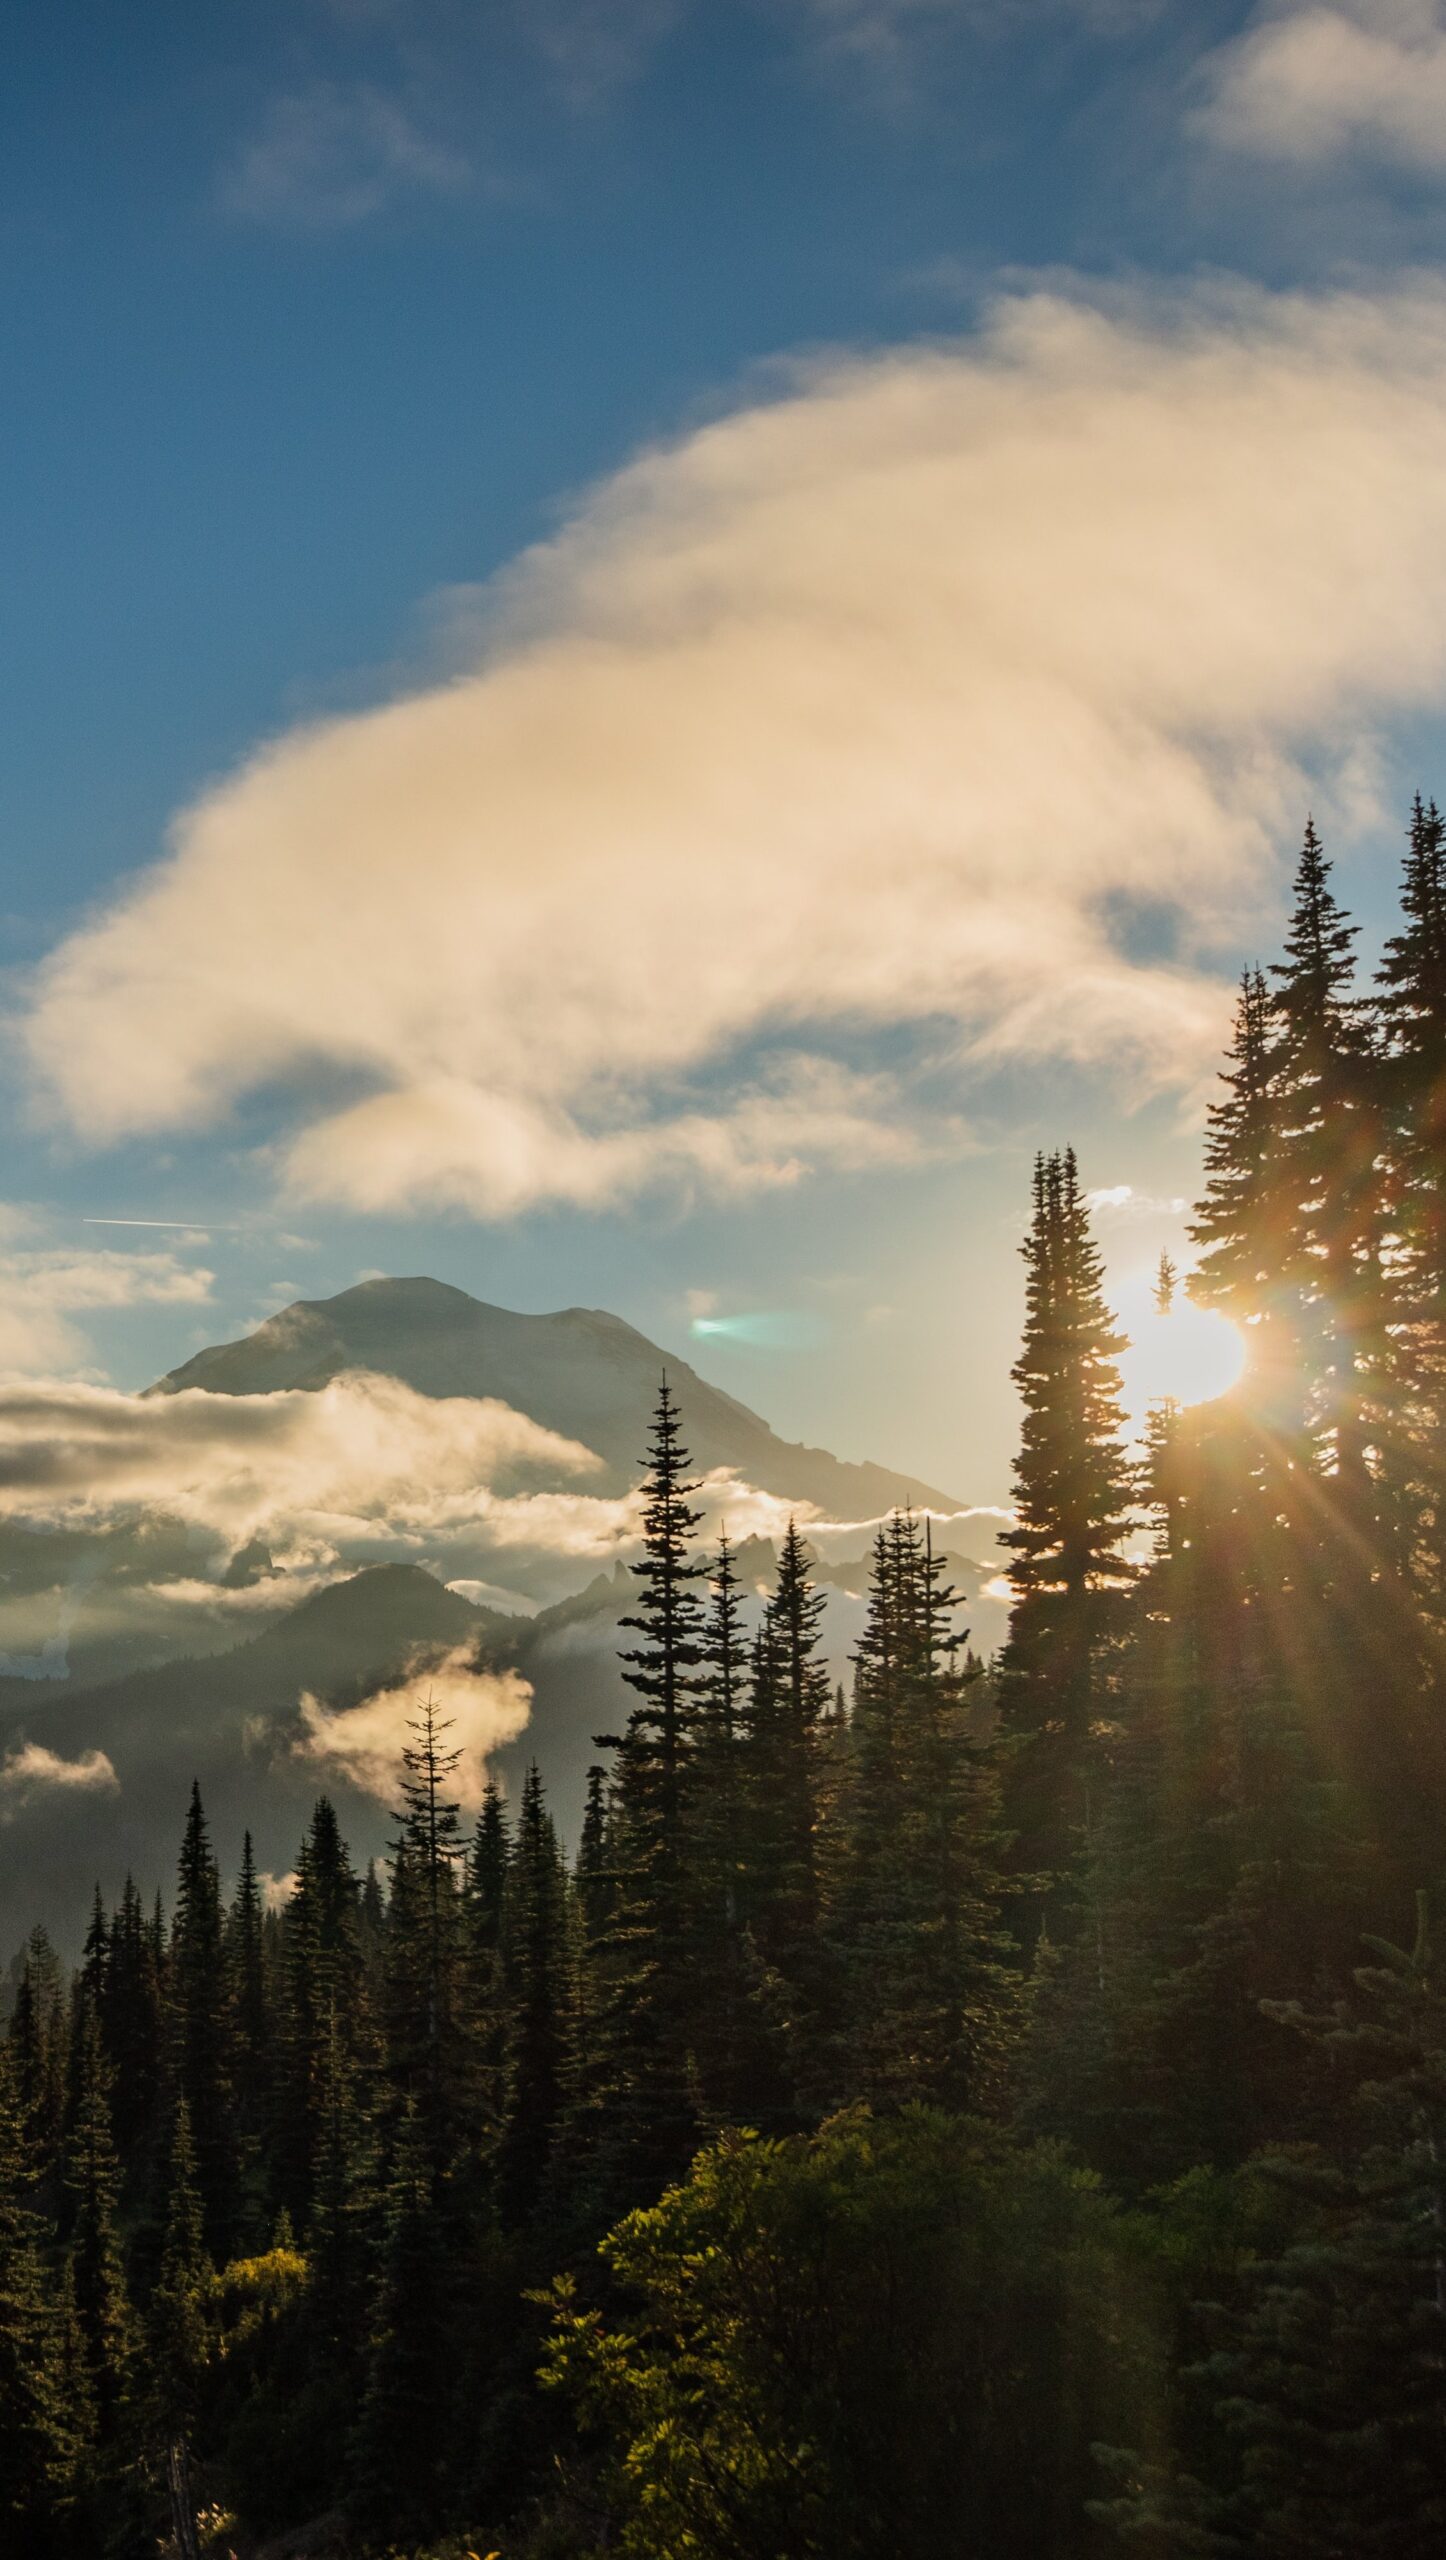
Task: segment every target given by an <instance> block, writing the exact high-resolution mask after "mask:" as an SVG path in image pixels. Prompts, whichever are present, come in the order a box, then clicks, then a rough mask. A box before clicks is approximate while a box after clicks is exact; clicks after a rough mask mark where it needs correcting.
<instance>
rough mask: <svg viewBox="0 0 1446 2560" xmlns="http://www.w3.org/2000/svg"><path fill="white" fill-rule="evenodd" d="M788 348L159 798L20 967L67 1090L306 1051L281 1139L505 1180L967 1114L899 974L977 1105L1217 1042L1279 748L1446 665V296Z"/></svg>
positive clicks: (1165, 1073) (561, 1196)
mask: <svg viewBox="0 0 1446 2560" xmlns="http://www.w3.org/2000/svg"><path fill="white" fill-rule="evenodd" d="M774 389H775V392H776V396H769V397H761V398H759V399H757V400H755V401H754V402H753V403H752V404H751V405H748V406H745V407H743V408H741V409H739V410H738V411H737V412H736V413H735V414H733V415H731V416H727V417H724V418H722V419H720V420H719V421H718V422H717V423H715V424H712V425H709V426H705V427H703V428H701V429H700V430H698V431H696V432H694V433H692V434H690V435H688V436H686V437H685V438H683V439H682V440H681V441H680V442H678V443H677V444H675V445H673V446H671V447H668V448H665V449H662V450H659V451H656V452H653V453H649V454H646V455H644V456H643V457H642V458H641V459H640V460H638V461H637V462H635V463H634V464H633V465H632V466H631V467H630V468H629V469H627V470H625V471H623V472H621V473H619V474H618V475H617V477H616V478H614V479H613V480H611V481H609V482H607V483H606V484H605V485H603V486H602V487H601V488H599V489H598V490H597V491H595V492H594V493H593V495H592V496H591V497H590V498H589V499H587V501H586V502H585V503H584V504H583V505H582V507H581V508H580V510H579V511H578V513H577V514H576V516H575V517H574V519H573V521H572V522H571V523H570V524H568V525H567V526H566V528H565V529H564V530H563V531H562V532H561V533H559V535H558V536H557V538H556V540H555V541H553V542H551V543H549V544H546V545H543V546H542V547H540V548H539V549H537V550H536V551H534V552H532V553H530V554H528V555H527V556H526V557H525V558H524V559H523V560H522V561H521V562H520V563H519V564H518V565H517V567H516V568H515V569H514V571H513V572H512V573H511V574H510V575H509V576H507V577H505V578H504V579H502V580H501V581H500V582H499V583H498V585H497V586H496V587H495V588H494V589H493V590H492V591H490V592H489V593H487V594H486V595H484V596H483V597H481V598H480V599H479V600H478V615H479V633H480V636H479V639H478V642H477V664H476V666H475V669H474V670H473V671H471V672H468V673H466V674H464V675H462V676H461V677H459V679H458V680H457V681H455V682H453V683H450V684H447V685H444V686H441V687H437V688H435V689H433V690H432V691H430V692H427V693H423V694H420V695H418V696H416V697H415V698H413V699H410V700H403V701H398V702H395V703H393V704H391V705H390V706H388V707H386V708H383V709H380V710H376V711H373V712H369V713H366V714H364V715H361V716H358V717H353V718H348V719H343V720H335V721H331V722H328V723H325V724H323V725H320V726H317V727H313V728H310V729H307V730H305V731H302V732H300V733H298V734H295V735H293V736H291V737H288V738H284V739H282V740H280V741H279V742H278V743H276V744H275V745H273V746H271V747H269V748H267V749H266V750H265V751H264V752H262V753H260V754H259V755H258V756H257V757H256V758H255V759H254V760H253V761H252V762H251V763H250V764H249V765H248V766H247V767H246V768H245V769H244V770H243V771H241V772H240V773H238V774H237V775H236V776H235V777H234V778H233V779H232V780H230V781H229V782H226V783H224V784H223V785H222V786H221V787H220V788H219V789H217V790H215V791H213V792H212V793H210V794H209V795H208V796H207V797H206V798H205V799H204V800H202V801H201V802H200V803H199V804H198V805H197V806H196V807H194V808H193V809H191V810H189V811H188V812H186V813H185V815H184V816H183V817H182V818H181V819H180V820H179V822H178V824H177V827H176V831H175V842H174V848H173V850H172V852H171V854H170V856H169V858H168V859H167V860H166V861H164V862H163V863H161V864H159V865H158V866H157V867H156V868H155V869H154V870H153V871H152V872H151V873H150V874H149V875H148V876H146V877H144V878H142V880H141V881H140V882H139V884H138V885H137V886H136V887H134V888H133V889H132V890H130V891H128V892H127V894H126V895H125V896H124V897H123V898H122V899H121V900H120V902H119V903H118V904H117V905H116V907H115V908H114V909H113V911H112V912H111V913H110V914H109V915H108V916H104V917H102V918H101V919H100V920H99V921H97V922H95V923H93V924H91V925H89V926H87V927H85V928H83V929H82V930H81V931H80V932H78V933H76V934H74V935H72V936H71V937H70V939H69V940H67V941H66V942H65V943H64V944H63V945H62V946H61V947H60V949H59V950H58V951H57V952H56V953H55V954H54V955H53V957H52V959H51V960H50V962H49V964H48V966H47V967H46V968H45V969H44V970H43V972H42V973H41V975H40V978H39V980H38V983H37V985H36V987H35V990H34V999H33V1005H32V1009H31V1012H30V1016H29V1021H28V1027H27V1037H28V1044H29V1055H30V1059H31V1063H32V1065H33V1068H34V1071H35V1073H36V1076H37V1078H38V1079H39V1081H40V1084H41V1086H42V1087H43V1088H44V1090H45V1091H46V1092H47V1093H48V1095H49V1097H50V1101H51V1104H52V1106H53V1107H54V1108H55V1109H56V1110H57V1111H58V1112H59V1114H60V1115H61V1116H62V1117H63V1119H64V1120H65V1121H66V1122H67V1123H68V1124H69V1125H70V1126H71V1127H72V1128H73V1129H75V1130H76V1131H78V1132H79V1133H80V1134H81V1135H82V1136H83V1137H85V1138H86V1139H87V1140H90V1141H95V1142H99V1143H104V1142H106V1141H108V1140H112V1139H119V1138H123V1137H126V1136H128V1135H132V1134H134V1133H137V1132H142V1131H159V1130H169V1129H176V1128H199V1127H202V1126H207V1125H210V1124H212V1123H215V1122H217V1121H218V1120H221V1119H223V1118H224V1115H225V1113H226V1111H227V1109H228V1107H229V1105H230V1104H231V1103H232V1102H233V1101H234V1100H235V1099H236V1098H238V1097H240V1096H244V1095H245V1094H247V1093H249V1092H251V1091H254V1090H256V1089H258V1088H261V1087H263V1086H264V1087H268V1088H269V1087H272V1086H274V1085H277V1084H280V1085H281V1086H282V1087H285V1085H286V1083H287V1080H288V1079H290V1080H292V1082H293V1085H294V1086H295V1088H296V1091H295V1098H294V1105H293V1111H292V1117H291V1120H290V1123H289V1127H288V1130H287V1132H286V1133H285V1135H284V1138H283V1141H282V1144H281V1151H280V1157H279V1161H280V1165H281V1172H282V1178H283V1182H284V1183H285V1184H286V1185H289V1186H290V1188H291V1189H292V1190H293V1191H295V1192H297V1193H300V1194H305V1195H308V1196H310V1197H312V1198H316V1199H328V1200H332V1201H337V1202H341V1203H344V1204H351V1205H355V1206H360V1207H365V1208H374V1209H392V1208H398V1207H406V1206H408V1205H421V1204H424V1203H433V1204H434V1203H438V1202H441V1203H451V1204H454V1205H457V1206H461V1207H462V1208H464V1209H466V1210H468V1211H471V1212H473V1213H475V1214H477V1215H481V1216H486V1217H505V1216H508V1215H511V1214H513V1213H516V1212H518V1211H522V1210H525V1209H527V1208H529V1207H530V1206H532V1205H534V1204H536V1203H538V1202H543V1201H548V1200H566V1201H571V1202H576V1203H584V1204H600V1203H602V1202H605V1201H610V1200H616V1199H620V1198H624V1197H627V1196H630V1195H634V1194H636V1193H638V1192H640V1191H642V1190H644V1189H646V1188H647V1187H648V1186H650V1185H653V1184H656V1183H659V1182H666V1183H669V1184H671V1185H674V1186H679V1185H681V1186H682V1187H683V1188H685V1189H692V1190H698V1189H703V1190H707V1191H709V1192H711V1193H714V1194H718V1193H727V1192H729V1191H730V1190H732V1191H736V1190H740V1189H747V1188H757V1187H759V1186H766V1185H770V1184H771V1185H778V1184H786V1183H789V1182H792V1181H795V1180H797V1179H798V1178H799V1177H800V1175H801V1174H803V1173H804V1172H806V1171H807V1170H808V1169H809V1168H810V1167H813V1166H816V1165H823V1164H835V1165H839V1164H842V1165H851V1164H871V1165H875V1164H881V1163H884V1162H887V1161H889V1160H892V1159H896V1158H899V1159H903V1160H906V1161H907V1160H910V1159H912V1158H913V1157H914V1156H916V1155H917V1153H918V1152H919V1150H920V1148H921V1147H924V1146H929V1145H934V1144H940V1143H946V1144H947V1143H957V1139H958V1131H957V1129H956V1128H953V1127H951V1126H946V1127H945V1128H944V1129H943V1130H942V1131H941V1130H939V1129H937V1128H933V1129H931V1128H930V1127H929V1126H927V1125H926V1124H925V1123H924V1122H923V1121H922V1119H921V1118H920V1117H919V1116H918V1114H917V1113H916V1111H915V1109H914V1107H913V1104H912V1102H911V1097H910V1091H909V1086H908V1081H907V1075H905V1076H904V1077H903V1079H902V1080H901V1079H900V1077H899V1075H898V1074H897V1073H896V1074H895V1075H894V1076H883V1075H880V1074H879V1073H877V1072H876V1071H875V1070H873V1069H868V1070H867V1071H866V1065H865V1062H864V1061H863V1060H862V1059H861V1058H860V1056H859V1055H858V1054H857V1053H854V1054H852V1055H850V1054H849V1043H850V1042H851V1041H852V1040H853V1039H854V1038H855V1036H856V1035H857V1034H859V1033H860V1032H867V1031H869V1030H870V1029H871V1028H873V1027H877V1026H897V1025H900V1024H903V1025H909V1026H913V1027H914V1029H915V1032H916V1033H917V1035H918V1037H919V1038H920V1039H921V1040H927V1041H928V1043H929V1044H930V1046H931V1050H932V1054H933V1055H934V1056H935V1058H936V1059H937V1056H938V1052H939V1049H940V1047H941V1046H943V1047H945V1048H948V1047H950V1046H951V1045H952V1049H953V1052H954V1055H955V1058H956V1061H957V1063H958V1065H959V1068H960V1070H961V1072H960V1077H959V1083H958V1100H959V1103H960V1105H961V1107H962V1106H964V1105H965V1104H966V1103H967V1087H968V1081H969V1077H970V1075H971V1074H972V1073H974V1072H976V1071H977V1070H979V1069H980V1068H981V1067H984V1066H987V1065H989V1064H990V1063H991V1062H994V1061H999V1060H1009V1059H1021V1058H1022V1059H1038V1058H1054V1059H1059V1058H1065V1059H1069V1060H1072V1061H1075V1062H1078V1063H1079V1064H1081V1065H1084V1066H1089V1067H1098V1068H1117V1069H1121V1070H1127V1071H1128V1073H1129V1075H1130V1077H1131V1079H1132V1084H1133V1089H1134V1090H1135V1091H1136V1092H1142V1091H1146V1090H1151V1089H1160V1088H1162V1087H1165V1088H1167V1087H1171V1086H1175V1087H1188V1086H1191V1085H1192V1084H1193V1083H1194V1082H1195V1081H1196V1080H1197V1079H1199V1078H1201V1077H1202V1076H1203V1075H1205V1074H1206V1073H1207V1072H1208V1070H1209V1068H1210V1066H1211V1065H1212V1064H1213V1061H1214V1057H1215V1054H1216V1050H1217V1045H1218V1041H1219V1038H1220V1033H1221V1028H1222V1020H1223V1016H1224V1011H1225V1009H1226V1001H1227V1000H1226V997H1225V994H1224V992H1223V988H1222V984H1221V979H1220V976H1219V975H1218V974H1217V972H1219V970H1220V968H1221V964H1222V959H1224V961H1225V962H1226V965H1233V951H1231V950H1230V948H1229V946H1230V945H1231V944H1232V941H1233V937H1234V936H1235V935H1236V933H1237V932H1238V931H1239V930H1240V929H1242V927H1243V924H1244V922H1245V920H1246V919H1248V918H1249V919H1252V920H1253V912H1254V909H1255V907H1256V904H1257V902H1259V901H1261V900H1263V899H1267V898H1269V897H1271V896H1273V894H1274V888H1275V882H1276V863H1277V860H1278V857H1279V855H1280V853H1281V851H1282V850H1287V851H1288V849H1289V840H1290V839H1291V838H1292V837H1293V835H1294V833H1295V831H1296V830H1297V829H1298V826H1299V822H1300V817H1301V811H1302V807H1303V804H1304V800H1305V797H1306V792H1307V783H1306V779H1305V775H1306V772H1307V771H1314V773H1315V774H1316V778H1317V781H1319V776H1320V773H1321V771H1322V770H1328V769H1329V768H1330V767H1331V763H1332V759H1333V757H1334V756H1335V754H1336V752H1337V742H1338V740H1339V739H1340V738H1341V737H1342V736H1346V737H1348V738H1350V739H1352V740H1359V739H1361V738H1362V736H1363V735H1365V734H1367V733H1368V732H1369V728H1370V724H1371V723H1372V721H1373V720H1375V719H1378V718H1379V719H1388V718H1389V717H1391V716H1392V715H1394V714H1398V713H1404V712H1406V711H1408V710H1410V709H1411V708H1412V707H1413V706H1416V705H1419V704H1420V703H1422V702H1423V701H1426V700H1428V699H1431V698H1434V697H1435V695H1436V694H1437V693H1438V691H1439V688H1440V685H1441V682H1442V679H1443V676H1446V442H1443V439H1442V437H1441V434H1440V416H1441V410H1442V403H1443V397H1446V296H1443V294H1442V293H1441V292H1440V291H1439V290H1438V289H1436V288H1434V287H1426V286H1422V287H1421V288H1420V289H1419V290H1418V291H1415V292H1413V293H1409V294H1383V295H1380V296H1376V297H1371V296H1344V295H1343V296H1336V297H1329V298H1321V299H1313V298H1308V297H1271V296H1268V295H1264V294H1261V293H1257V292H1254V291H1247V290H1245V289H1243V288H1241V289H1232V290H1229V291H1225V290H1218V289H1217V290H1212V291H1202V292H1200V293H1198V294H1197V295H1195V296H1194V297H1193V298H1192V297H1188V296H1187V297H1186V298H1185V299H1184V300H1183V302H1177V303H1176V304H1175V305H1174V306H1173V307H1171V308H1169V309H1166V308H1165V307H1164V306H1163V305H1162V304H1161V302H1160V301H1158V300H1156V299H1152V298H1150V297H1142V298H1140V299H1139V300H1138V301H1135V302H1131V301H1129V300H1127V299H1123V298H1118V299H1115V300H1113V301H1111V302H1110V303H1109V304H1108V305H1107V306H1106V307H1101V308H1094V307H1091V306H1090V305H1089V304H1087V303H1086V302H1084V301H1083V300H1081V299H1077V298H1076V299H1071V298H1070V297H1068V296H1067V295H1057V294H1032V295H1026V296H1023V297H1021V298H1017V299H1014V300H1009V301H1006V302H1004V303H1002V304H1001V305H1000V306H999V308H998V309H997V310H996V311H995V313H994V315H993V317H992V319H990V321H989V322H988V324H987V325H986V326H985V327H984V328H982V329H981V331H980V332H979V334H978V335H977V336H974V337H971V338H969V339H967V340H964V341H962V342H959V343H956V344H951V345H930V346H910V347H907V348H904V349H902V350H897V351H894V352H892V353H887V354H884V355H881V356H878V357H874V358H869V359H864V360H859V359H854V358H849V357H834V358H825V359H821V360H819V361H817V362H815V363H813V364H811V365H808V366H798V367H795V368H794V369H793V370H792V372H791V373H790V374H788V375H787V376H784V377H780V379H779V380H778V382H777V383H776V385H775V386H774ZM1342 597H1349V599H1350V604H1349V609H1348V610H1342V607H1341V599H1342ZM1327 787H1328V790H1329V787H1330V785H1329V783H1328V786H1327ZM1334 788H1335V791H1336V795H1337V797H1338V798H1342V797H1343V798H1344V799H1345V800H1346V802H1347V803H1348V804H1349V805H1350V806H1351V807H1352V809H1353V810H1354V811H1355V812H1356V813H1357V814H1359V813H1360V811H1361V810H1362V809H1363V808H1364V807H1366V806H1368V805H1369V767H1368V764H1359V765H1357V766H1355V767H1350V768H1345V769H1342V770H1337V771H1336V772H1335V774H1334ZM318 952H320V953H323V954H324V955H325V966H324V967H318V965H317V958H316V955H317V953H318ZM318 1062H320V1063H321V1064H322V1065H323V1066H324V1067H325V1068H326V1069H327V1070H329V1071H330V1082H331V1087H332V1092H333V1095H334V1092H335V1080H336V1077H337V1076H338V1075H340V1076H342V1077H344V1078H350V1079H351V1080H352V1081H353V1086H354V1093H353V1098H352V1099H350V1100H346V1101H343V1102H342V1103H341V1104H339V1105H338V1104H337V1103H336V1102H335V1101H334V1100H323V1099H321V1098H319V1093H318V1086H317V1083H316V1081H315V1080H314V1075H313V1071H314V1070H315V1068H316V1066H317V1064H318ZM308 1078H311V1079H312V1081H310V1082H309V1083H308V1081H307V1079H308ZM323 1081H326V1079H323Z"/></svg>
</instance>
